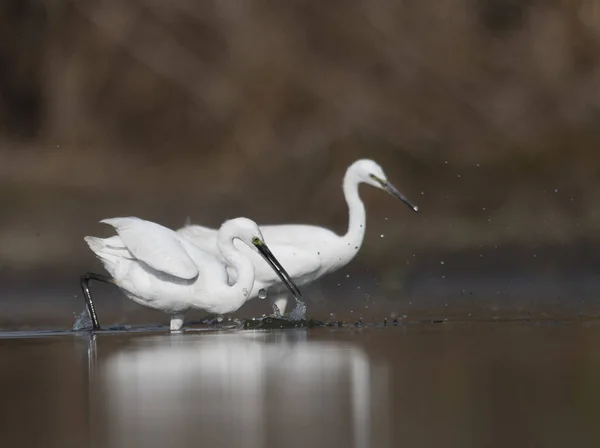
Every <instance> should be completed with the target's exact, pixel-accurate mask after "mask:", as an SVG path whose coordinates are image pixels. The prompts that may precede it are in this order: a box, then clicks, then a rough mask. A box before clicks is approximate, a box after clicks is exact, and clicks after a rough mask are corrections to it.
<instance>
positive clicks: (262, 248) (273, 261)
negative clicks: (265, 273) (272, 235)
mask: <svg viewBox="0 0 600 448" xmlns="http://www.w3.org/2000/svg"><path fill="white" fill-rule="evenodd" d="M254 246H256V248H257V249H258V251H259V252H260V254H261V255H262V256H263V258H264V259H265V260H266V261H267V263H269V265H270V266H271V268H273V270H274V271H275V273H276V274H277V276H278V277H279V278H280V279H281V281H282V282H283V283H285V286H287V287H288V289H289V290H290V291H291V293H292V294H294V297H295V298H296V301H301V299H302V293H301V292H300V290H299V289H298V287H297V286H296V284H295V283H294V281H293V280H292V279H291V277H290V276H289V274H288V273H287V272H286V270H285V269H283V266H281V264H280V263H279V261H277V258H275V255H273V252H271V250H270V249H269V247H268V246H267V245H266V244H265V243H264V242H260V243H258V244H255V245H254Z"/></svg>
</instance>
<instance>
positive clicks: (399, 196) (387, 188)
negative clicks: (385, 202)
mask: <svg viewBox="0 0 600 448" xmlns="http://www.w3.org/2000/svg"><path fill="white" fill-rule="evenodd" d="M371 178H372V179H374V180H376V181H377V182H379V183H380V184H381V188H383V189H384V190H385V191H387V192H388V193H389V194H391V195H392V196H394V197H395V198H397V199H400V200H401V201H402V202H404V203H405V204H406V205H408V206H409V207H410V208H411V209H412V211H414V212H418V211H419V207H417V206H416V205H413V203H412V202H410V201H409V200H408V198H407V197H406V196H404V195H403V194H402V193H400V192H399V191H398V189H397V188H396V187H394V186H393V185H392V183H391V182H389V181H387V180H383V179H380V178H379V177H377V176H374V175H371Z"/></svg>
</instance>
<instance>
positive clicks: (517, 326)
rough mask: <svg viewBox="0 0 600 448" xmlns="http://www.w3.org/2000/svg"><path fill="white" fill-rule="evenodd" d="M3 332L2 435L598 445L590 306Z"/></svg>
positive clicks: (13, 441) (55, 440) (598, 398)
mask: <svg viewBox="0 0 600 448" xmlns="http://www.w3.org/2000/svg"><path fill="white" fill-rule="evenodd" d="M0 336H1V338H0V366H1V368H0V384H1V386H2V400H0V445H1V446H6V447H8V446H24V447H29V446H32V447H33V446H44V447H83V446H90V447H165V446H177V447H188V446H189V447H197V446H211V447H249V448H251V447H283V446H285V447H288V448H292V447H316V446H324V447H325V446H327V447H338V446H339V447H409V446H410V447H413V446H419V447H423V446H445V447H448V446H451V447H484V446H485V447H502V448H504V447H507V446H527V447H531V446H540V447H542V446H543V447H564V446H578V447H581V446H590V447H591V446H600V425H599V424H598V422H599V421H600V324H596V323H594V322H588V323H581V322H579V323H572V322H571V323H568V322H567V323H548V324H540V323H538V324H532V323H527V324H526V323H489V324H486V323H468V324H460V323H443V324H428V325H426V324H416V325H404V326H398V327H388V328H385V329H384V328H346V329H329V328H317V329H297V330H284V331H255V330H252V331H232V330H220V331H206V330H205V331H201V330H199V329H191V330H188V331H186V332H185V333H183V334H173V335H171V334H168V333H166V332H165V331H164V330H163V329H155V330H154V331H144V329H141V330H140V331H137V332H129V333H125V332H113V333H108V334H98V335H96V336H90V335H87V334H79V335H76V334H69V333H66V334H65V333H63V334H59V333H56V334H35V333H22V332H19V333H15V332H12V333H9V332H5V333H2V334H1V335H0ZM25 336H27V337H25Z"/></svg>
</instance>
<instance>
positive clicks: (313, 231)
mask: <svg viewBox="0 0 600 448" xmlns="http://www.w3.org/2000/svg"><path fill="white" fill-rule="evenodd" d="M361 183H366V184H369V185H372V186H374V187H377V188H380V189H382V190H384V191H386V192H388V193H389V194H391V195H392V196H395V197H396V198H398V199H400V200H401V201H402V202H404V203H405V204H406V205H408V206H409V207H410V208H411V209H412V210H413V211H415V212H416V211H418V208H417V207H416V206H414V205H413V204H412V203H411V202H410V201H409V200H408V199H407V198H406V197H405V196H404V195H403V194H402V193H400V192H399V191H398V190H397V189H396V188H395V187H394V186H393V185H392V184H391V183H390V182H389V181H388V180H387V176H386V175H385V173H384V172H383V169H382V168H381V167H380V166H379V165H378V164H377V163H376V162H374V161H373V160H368V159H361V160H357V161H356V162H354V163H353V164H352V165H350V166H349V167H348V169H347V171H346V175H345V176H344V182H343V190H344V196H345V198H346V202H347V204H348V211H349V224H348V231H347V232H346V234H345V235H342V236H340V235H336V234H335V233H334V232H332V231H331V230H329V229H326V228H324V227H317V226H311V225H296V224H284V225H270V226H261V227H260V228H261V230H262V232H263V234H264V235H265V236H266V237H267V241H269V244H270V246H271V248H272V249H273V253H274V254H275V256H277V258H278V259H279V260H281V261H282V263H283V264H284V265H285V266H286V268H287V269H288V272H289V273H290V275H291V276H292V278H293V279H294V280H295V281H296V284H298V285H303V284H306V283H309V282H312V281H314V280H316V279H318V278H320V277H322V276H323V275H325V274H328V273H331V272H334V271H336V270H338V269H340V268H341V267H343V266H345V265H346V264H348V263H349V262H350V261H351V260H352V259H353V258H354V257H355V255H356V254H357V253H358V250H359V249H360V247H361V246H362V243H363V239H364V236H365V227H366V213H365V206H364V204H363V202H362V200H361V199H360V196H359V194H358V187H359V185H360V184H361ZM177 232H178V233H179V234H180V235H182V236H184V237H185V238H186V239H187V240H189V241H192V242H193V243H194V244H196V245H197V246H198V247H200V248H201V249H203V250H205V251H207V252H209V253H211V254H213V255H214V256H216V257H219V251H218V247H217V231H216V230H215V229H211V228H208V227H203V226H199V225H186V226H184V227H182V228H181V229H179V230H178V231H177ZM236 247H238V249H240V251H242V252H243V253H245V254H246V255H248V257H249V258H250V259H251V260H252V262H253V263H254V267H255V269H256V278H255V280H254V287H253V289H252V292H251V293H250V296H249V298H254V297H257V296H258V297H260V298H264V297H265V296H266V292H267V290H268V293H269V299H270V300H271V303H272V305H273V309H274V311H275V314H276V315H277V314H279V313H281V314H284V313H285V308H286V306H287V300H288V297H289V296H288V294H287V292H286V291H285V289H284V288H283V285H282V283H281V281H280V280H279V279H278V278H277V277H276V276H275V275H273V273H272V272H270V271H269V269H267V265H266V264H265V263H264V262H263V261H262V260H261V259H260V258H259V257H257V256H256V255H255V254H254V253H252V252H251V251H249V250H248V249H246V248H245V247H243V246H242V245H237V244H236ZM227 273H228V274H229V279H230V281H231V282H232V281H235V279H236V278H237V277H236V273H235V271H233V270H232V269H227Z"/></svg>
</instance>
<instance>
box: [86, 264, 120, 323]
mask: <svg viewBox="0 0 600 448" xmlns="http://www.w3.org/2000/svg"><path fill="white" fill-rule="evenodd" d="M90 280H96V281H97V282H102V283H110V284H112V283H113V280H112V279H111V278H110V277H106V276H104V275H100V274H93V273H91V272H88V273H87V274H83V275H82V276H81V290H82V291H83V297H84V298H85V306H86V308H87V312H88V314H89V315H90V318H91V319H92V329H93V330H100V324H99V323H98V316H96V309H95V308H94V302H92V295H91V294H90V285H89V283H90Z"/></svg>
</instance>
